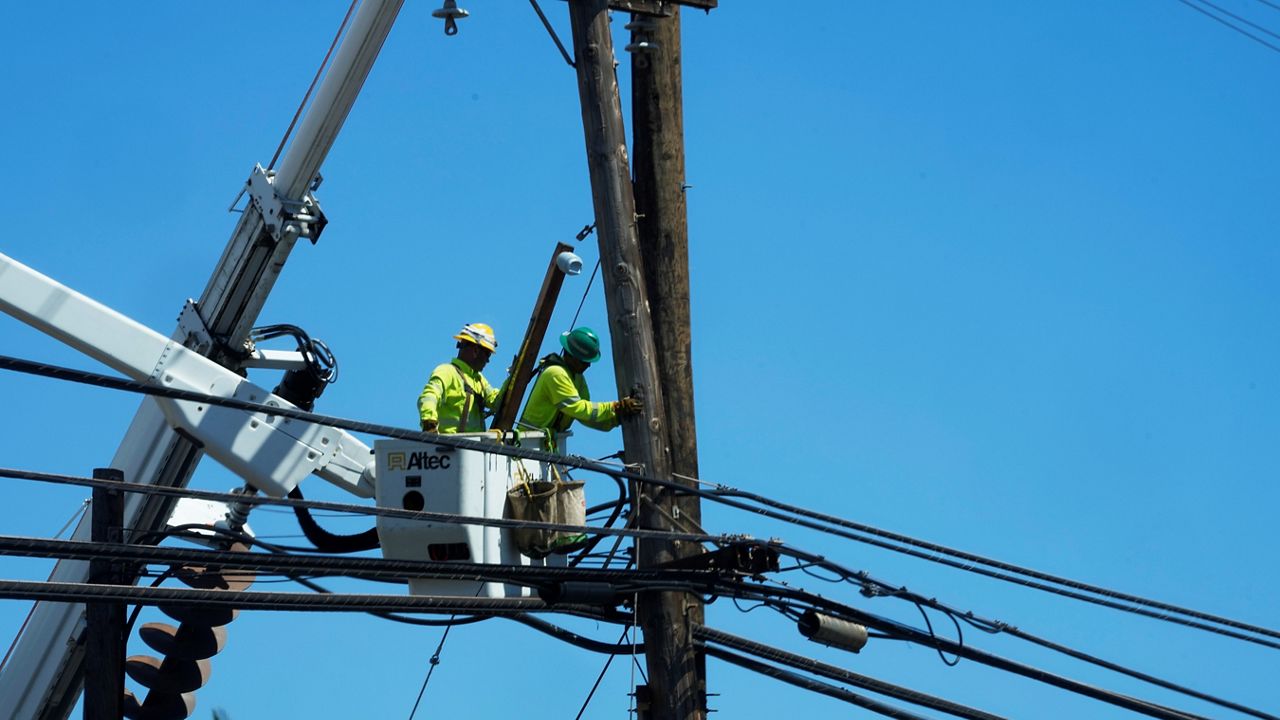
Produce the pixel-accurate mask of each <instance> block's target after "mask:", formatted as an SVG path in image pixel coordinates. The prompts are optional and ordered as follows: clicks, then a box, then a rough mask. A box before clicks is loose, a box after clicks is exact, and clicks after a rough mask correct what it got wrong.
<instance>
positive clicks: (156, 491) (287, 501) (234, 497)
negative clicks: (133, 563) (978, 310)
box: [0, 468, 745, 545]
mask: <svg viewBox="0 0 1280 720" xmlns="http://www.w3.org/2000/svg"><path fill="white" fill-rule="evenodd" d="M0 477H7V478H14V479H16V480H34V481H36V482H46V483H53V484H58V485H78V486H81V487H102V488H108V489H111V490H119V491H121V492H129V493H140V494H143V495H159V496H162V497H172V498H184V497H185V498H195V499H197V500H213V501H215V502H223V503H233V502H235V503H242V504H245V505H254V506H257V505H276V506H281V507H305V508H308V509H311V510H332V511H334V512H345V513H352V514H355V515H370V516H377V517H392V518H402V519H406V520H425V521H429V522H438V523H447V524H452V525H479V526H482V527H497V528H508V529H515V528H528V529H537V530H557V531H561V532H572V533H586V534H592V533H595V534H600V535H617V536H622V537H632V538H650V539H655V540H686V541H690V542H701V543H716V544H718V545H728V544H731V543H734V542H738V541H741V540H743V539H745V536H735V535H707V534H703V533H679V532H668V531H666V530H638V529H634V528H606V527H595V526H591V525H566V524H563V523H544V522H536V521H533V520H508V519H506V518H489V517H477V516H474V515H455V514H453V513H442V512H432V511H429V510H401V509H399V508H389V507H377V506H372V505H355V504H352V503H337V502H329V501H325V500H295V499H293V498H275V497H270V496H265V495H244V494H239V493H225V492H215V491H212V490H194V489H192V488H177V487H162V486H157V485H142V484H138V483H130V482H125V483H120V482H116V481H113V480H98V479H96V478H86V477H77V476H75V475H59V474H56V473H42V472H35V471H31V470H18V469H15V468H0Z"/></svg>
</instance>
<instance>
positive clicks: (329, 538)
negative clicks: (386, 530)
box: [289, 487, 382, 553]
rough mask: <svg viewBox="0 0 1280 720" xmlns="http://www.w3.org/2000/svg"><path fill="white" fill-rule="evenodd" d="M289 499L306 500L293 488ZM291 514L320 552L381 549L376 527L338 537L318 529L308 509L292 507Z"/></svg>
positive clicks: (297, 489)
mask: <svg viewBox="0 0 1280 720" xmlns="http://www.w3.org/2000/svg"><path fill="white" fill-rule="evenodd" d="M289 497H291V498H293V499H294V500H306V498H304V497H302V489H301V488H298V487H294V488H293V489H292V490H290V491H289ZM293 514H294V516H296V517H297V518H298V525H299V526H300V527H301V528H302V534H303V535H306V536H307V539H308V540H310V541H311V544H312V545H315V546H316V549H317V550H319V551H320V552H323V553H355V552H364V551H365V550H376V549H377V548H380V547H382V542H381V541H380V540H379V539H378V527H377V526H376V525H375V526H374V527H371V528H369V529H368V530H365V531H363V532H358V533H355V534H353V535H338V534H336V533H331V532H329V531H328V530H325V529H324V528H322V527H320V524H319V523H317V522H316V521H315V519H314V518H313V517H311V510H310V509H308V508H305V507H302V506H300V505H294V506H293Z"/></svg>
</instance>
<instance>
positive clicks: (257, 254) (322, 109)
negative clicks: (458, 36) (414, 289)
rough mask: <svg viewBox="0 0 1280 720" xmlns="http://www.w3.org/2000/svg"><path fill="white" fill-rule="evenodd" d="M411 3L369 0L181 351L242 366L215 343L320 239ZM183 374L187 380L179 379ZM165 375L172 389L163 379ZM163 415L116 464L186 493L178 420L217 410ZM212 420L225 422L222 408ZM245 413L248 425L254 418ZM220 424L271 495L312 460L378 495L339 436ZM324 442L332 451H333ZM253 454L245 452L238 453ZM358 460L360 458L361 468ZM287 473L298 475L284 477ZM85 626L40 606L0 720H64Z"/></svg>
mask: <svg viewBox="0 0 1280 720" xmlns="http://www.w3.org/2000/svg"><path fill="white" fill-rule="evenodd" d="M403 1H404V0H362V2H361V3H360V7H359V9H358V10H357V11H356V13H355V16H354V17H353V18H352V20H351V24H350V26H349V28H348V29H347V32H346V35H345V36H344V37H343V39H342V43H341V46H340V47H339V48H338V51H337V53H336V54H335V55H334V58H333V62H332V64H331V65H330V67H329V69H328V71H327V72H326V73H325V77H324V80H322V81H321V84H320V87H319V88H318V89H317V91H316V95H315V97H314V99H313V100H312V102H311V105H310V107H309V108H308V109H307V111H306V114H305V116H304V118H303V121H302V123H301V125H299V127H298V130H297V132H296V133H295V134H294V136H293V140H292V142H291V143H290V144H289V147H288V149H287V150H286V151H285V154H284V157H282V158H281V162H280V167H279V171H278V172H276V173H275V174H274V176H272V175H271V174H270V173H267V172H265V171H263V170H262V168H261V167H258V168H255V169H254V172H253V174H252V175H251V177H250V181H249V187H248V191H249V195H250V203H249V206H248V207H246V208H245V211H244V213H243V214H242V215H241V216H240V221H239V223H237V225H236V228H235V230H234V231H233V233H232V235H231V238H230V240H229V241H228V242H227V246H226V249H225V250H224V251H223V254H222V257H221V258H220V259H219V261H218V264H217V266H216V267H215V268H214V270H213V274H212V275H211V276H210V279H209V283H208V285H207V286H206V288H205V290H204V292H203V293H202V294H201V296H200V300H199V302H198V303H197V305H198V310H199V316H200V318H201V320H202V321H203V322H202V325H203V330H204V331H205V332H206V334H205V336H204V337H203V338H202V337H200V336H198V335H194V334H192V333H191V332H189V329H188V328H184V327H179V329H178V331H177V332H176V333H175V335H174V338H175V340H176V341H177V343H178V344H179V345H180V346H185V347H188V348H191V349H192V350H194V351H195V354H198V355H202V356H207V355H213V356H215V357H214V359H215V360H217V361H218V362H219V363H221V364H222V365H227V366H234V365H236V364H238V362H239V361H238V360H237V359H235V358H228V357H226V356H225V354H224V353H223V352H222V351H221V348H220V347H218V344H217V343H216V342H215V341H213V340H212V339H213V338H220V339H222V340H224V341H225V342H226V343H228V344H230V345H235V344H237V343H239V342H242V341H243V340H244V339H245V337H246V336H247V334H248V332H249V328H251V327H252V326H253V325H254V324H255V323H256V319H257V316H258V313H259V311H260V310H261V308H262V306H263V303H265V302H266V297H267V295H268V294H269V293H270V292H271V288H272V287H273V286H274V284H275V280H276V278H277V277H278V276H279V273H280V270H281V268H282V267H283V266H284V264H285V261H286V260H287V258H288V256H289V253H290V251H291V250H292V248H293V246H294V244H295V242H296V241H297V239H298V238H299V237H310V238H311V239H312V241H314V240H315V238H316V236H317V234H318V232H319V230H318V227H319V225H316V224H313V223H314V222H315V221H316V220H317V219H319V220H322V219H323V218H322V216H320V215H319V214H318V206H317V205H316V203H315V201H314V198H312V197H311V193H310V190H311V189H313V188H314V186H315V183H314V181H315V180H316V179H317V177H318V173H319V170H320V165H321V164H322V163H323V161H324V158H325V156H326V155H327V154H328V152H329V149H330V148H331V147H332V145H333V142H334V140H335V138H336V136H337V134H338V131H339V130H340V129H341V128H342V125H343V123H344V122H345V120H346V117H347V114H348V113H349V112H350V110H351V107H352V105H353V104H354V103H355V100H356V97H357V96H358V95H359V93H360V88H361V87H362V85H363V84H364V81H365V78H366V77H367V76H368V73H369V70H370V69H371V68H372V67H373V63H374V60H376V59H377V56H378V53H379V51H380V50H381V48H382V44H383V42H384V41H385V40H386V37H387V35H388V34H389V33H390V31H391V27H392V25H393V24H394V23H395V20H396V16H397V15H398V14H399V12H400V7H401V5H402V4H403ZM320 224H321V225H322V223H320ZM5 282H8V281H7V280H6V281H5ZM51 298H52V296H51ZM36 314H42V313H36ZM125 320H127V318H126V319H125ZM144 329H145V328H144ZM148 344H151V343H148ZM164 347H165V349H166V350H169V349H172V348H173V347H174V346H172V345H169V344H168V340H167V339H166V340H165V346H164ZM121 354H122V355H123V357H122V359H123V360H126V361H127V362H130V363H135V367H136V362H142V363H143V365H145V363H146V362H148V361H147V360H146V359H145V358H143V357H141V356H142V355H143V353H141V352H140V351H139V352H138V353H136V354H135V353H134V352H133V351H131V350H128V349H126V350H125V352H123V353H121ZM135 355H136V356H135ZM150 361H151V362H155V363H158V362H159V358H155V357H153V358H151V359H150ZM168 362H169V367H170V372H171V374H174V376H175V378H177V377H179V375H181V376H182V378H183V380H182V381H183V382H188V381H192V382H200V381H201V380H200V378H203V380H204V382H208V383H210V385H209V386H206V387H203V388H199V389H202V390H203V391H205V392H209V391H210V390H212V389H215V388H213V387H212V386H213V385H214V384H217V385H218V387H217V388H216V389H217V390H218V391H219V392H224V391H228V392H233V393H235V392H240V393H245V395H244V397H246V399H247V398H248V396H249V395H251V394H254V393H255V392H256V393H260V394H258V395H257V396H258V397H259V398H262V399H263V400H266V399H268V398H269V394H268V393H265V392H263V391H261V390H259V389H256V388H252V386H249V385H247V384H243V383H241V384H229V383H232V382H236V381H227V380H225V379H217V378H219V377H220V376H217V374H216V373H214V374H202V373H204V372H205V370H206V368H203V366H201V367H196V365H195V364H193V363H194V362H195V361H189V359H184V360H182V361H181V362H178V361H168ZM174 369H179V370H183V371H189V372H187V373H186V374H182V373H173V372H172V371H173V370H174ZM155 370H156V367H155V366H153V367H152V368H150V369H148V370H147V378H151V373H152V372H153V371H155ZM159 378H160V380H161V381H163V375H161V376H159ZM215 381H216V383H215ZM160 408H161V406H160V405H159V404H157V403H153V402H149V401H144V402H143V403H142V405H141V406H140V407H139V409H138V413H137V415H135V416H134V419H133V422H132V424H130V426H129V429H128V431H127V432H126V433H125V436H124V439H123V440H121V442H120V447H119V449H118V450H117V451H116V454H115V457H114V458H112V460H111V467H114V468H117V469H119V470H121V471H123V472H124V474H125V477H126V478H127V479H128V480H129V481H130V482H138V483H143V484H148V485H164V486H178V487H181V486H183V485H185V484H186V483H187V481H188V479H189V478H190V476H191V473H192V472H193V471H194V469H195V466H196V464H197V463H199V461H200V458H201V456H202V451H201V448H200V447H199V446H198V445H197V444H195V443H193V442H191V441H189V440H187V439H186V438H184V437H182V436H181V435H180V434H178V433H175V432H174V431H173V430H172V429H171V423H175V422H177V423H179V426H183V425H181V423H188V424H191V425H195V426H201V425H205V424H208V427H209V429H210V430H212V429H213V424H214V423H209V421H207V420H204V418H207V417H211V416H212V415H209V414H208V411H209V409H208V408H206V409H205V410H200V409H198V408H196V409H194V410H193V411H194V413H195V415H194V416H188V413H189V412H191V411H192V408H189V407H183V406H181V405H179V404H174V405H173V407H171V408H170V409H169V414H166V413H164V412H162V411H161V409H160ZM213 415H223V416H224V417H225V414H224V413H221V412H219V413H214V414H213ZM184 417H185V418H186V419H184ZM242 417H244V418H248V416H247V415H245V416H242ZM257 421H258V422H259V423H263V422H264V421H265V418H261V417H259V418H257ZM218 424H221V425H222V433H223V434H222V436H221V439H222V440H224V441H232V442H238V441H241V440H242V438H240V437H239V435H238V432H245V433H246V435H247V436H253V437H255V438H256V437H262V438H264V439H262V440H253V441H250V440H248V439H247V438H245V439H244V441H245V442H259V443H260V444H262V445H263V446H264V447H267V448H270V449H271V451H272V452H273V453H274V454H275V458H276V459H282V460H286V461H287V462H286V463H285V464H284V465H282V466H280V467H278V468H276V469H273V470H271V471H269V472H268V471H264V469H263V467H257V466H258V463H257V462H252V463H247V464H248V465H251V466H255V467H252V468H247V469H250V470H252V471H253V472H254V473H255V474H257V475H265V477H259V481H261V482H264V483H268V484H267V485H266V486H267V487H270V486H271V484H274V485H275V486H276V487H277V489H283V488H286V487H289V486H290V483H291V482H296V480H294V479H293V478H294V477H298V478H300V477H303V476H305V474H306V472H309V470H305V469H304V468H306V467H307V463H314V464H315V465H316V467H317V468H319V469H320V474H322V475H324V476H326V477H327V478H328V479H330V480H331V481H334V482H337V483H338V484H340V485H344V486H346V487H350V488H353V489H354V491H357V492H358V493H359V494H364V492H365V491H367V489H368V486H367V483H365V482H363V481H362V479H361V478H360V477H359V475H360V473H359V469H358V468H359V467H360V466H361V465H362V464H363V461H364V459H365V458H363V457H353V456H352V453H353V452H354V453H355V455H356V456H358V455H359V453H358V452H357V451H355V450H354V448H355V447H356V446H355V445H353V444H348V443H347V441H346V440H343V441H342V442H339V443H337V445H335V442H334V438H333V436H332V435H326V434H324V433H323V432H320V431H317V430H315V429H314V428H310V427H303V425H302V424H296V423H294V424H290V428H291V429H290V430H288V431H284V430H283V429H282V428H283V423H281V426H282V427H281V428H274V429H273V431H272V432H271V433H269V434H268V433H259V434H257V435H255V433H256V432H257V430H258V428H255V427H252V426H251V423H250V427H248V428H247V430H246V429H245V428H244V427H243V426H241V427H240V430H239V431H236V430H232V429H231V428H234V427H236V426H235V424H234V423H231V424H225V420H224V421H221V422H220V423H218ZM259 427H261V425H259ZM326 437H328V439H329V444H328V445H325V444H324V440H325V438H326ZM265 438H271V439H269V440H268V439H265ZM286 438H287V440H286ZM311 443H315V444H314V445H313V444H311ZM224 447H225V445H224ZM244 447H246V446H240V449H243V448H244ZM300 448H309V449H307V450H301V452H302V454H301V455H300V456H297V458H293V460H297V463H294V464H290V463H293V460H291V459H290V457H289V454H290V452H292V451H295V450H299V449H300ZM339 448H344V449H339ZM326 451H327V452H326ZM308 452H315V453H316V457H315V458H311V459H308V458H307V453H308ZM231 455H233V456H234V455H235V453H231ZM353 459H354V460H356V461H358V462H351V461H352V460H353ZM232 462H234V461H232ZM299 463H300V464H299ZM263 465H264V466H265V465H266V463H264V464H263ZM282 467H289V468H292V470H288V471H281V470H280V468H282ZM157 500H159V501H157ZM171 508H172V503H171V502H168V501H164V500H163V499H156V498H143V497H142V496H138V495H132V496H131V497H129V498H127V499H126V502H125V508H124V510H125V520H124V522H125V526H126V527H127V528H129V529H130V530H132V531H135V532H141V533H146V532H148V531H152V530H157V529H160V528H162V527H164V525H165V521H166V519H167V518H168V515H169V512H170V511H171ZM89 526H90V523H89V520H88V517H87V516H86V517H85V518H84V519H83V520H82V521H81V523H80V525H79V526H78V527H77V528H76V531H75V534H74V537H75V539H77V540H87V539H89V537H88V536H89ZM87 575H88V563H86V562H82V561H75V560H63V561H59V562H58V563H57V565H55V567H54V569H53V572H52V573H51V575H50V580H53V581H65V582H84V579H85V578H86V577H87ZM83 630H84V605H82V604H73V603H50V602H42V603H38V604H37V605H36V607H35V609H34V611H33V613H32V615H31V618H30V621H29V623H28V624H27V627H26V629H25V630H24V631H23V633H22V636H21V637H20V638H19V639H18V642H17V645H16V646H15V648H14V650H13V654H12V655H11V656H10V658H9V661H8V663H6V664H5V665H4V667H3V669H0V720H65V718H66V717H67V716H68V715H69V714H70V712H71V710H72V708H73V707H74V705H75V702H76V698H77V697H78V696H79V693H80V688H81V685H82V681H83V673H84V664H85V658H84V633H83Z"/></svg>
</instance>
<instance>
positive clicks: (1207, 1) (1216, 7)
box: [1196, 0, 1280, 40]
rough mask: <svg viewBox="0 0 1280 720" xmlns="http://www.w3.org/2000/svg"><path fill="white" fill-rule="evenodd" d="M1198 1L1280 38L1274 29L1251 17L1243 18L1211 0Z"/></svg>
mask: <svg viewBox="0 0 1280 720" xmlns="http://www.w3.org/2000/svg"><path fill="white" fill-rule="evenodd" d="M1196 1H1197V2H1199V3H1200V4H1201V5H1207V6H1209V7H1211V8H1213V9H1214V10H1217V11H1218V12H1220V13H1222V14H1223V15H1226V16H1227V17H1229V18H1233V19H1235V20H1239V21H1240V22H1242V23H1244V24H1245V25H1248V26H1249V27H1251V28H1253V29H1255V30H1261V31H1262V32H1264V33H1266V34H1267V35H1270V36H1271V37H1273V38H1276V39H1277V40H1280V35H1278V34H1276V33H1274V32H1272V31H1270V30H1268V29H1267V28H1265V27H1263V26H1261V25H1259V24H1258V23H1255V22H1252V21H1250V20H1249V19H1247V18H1243V17H1240V16H1239V15H1236V14H1235V13H1233V12H1231V11H1230V10H1227V9H1226V8H1224V7H1222V6H1221V5H1215V4H1213V3H1211V2H1209V0H1196Z"/></svg>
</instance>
